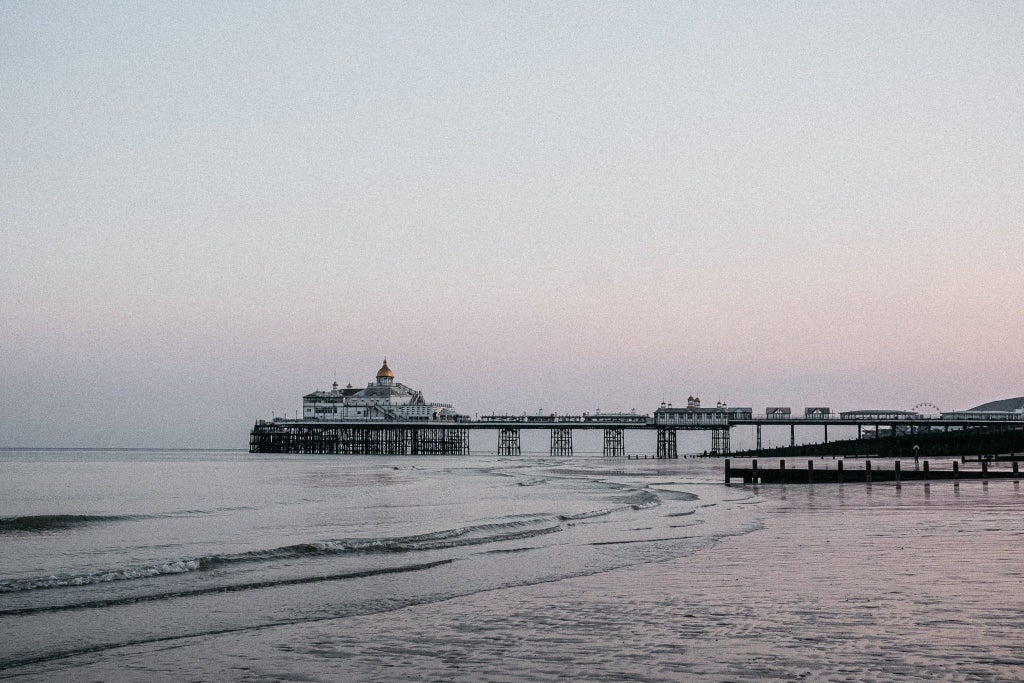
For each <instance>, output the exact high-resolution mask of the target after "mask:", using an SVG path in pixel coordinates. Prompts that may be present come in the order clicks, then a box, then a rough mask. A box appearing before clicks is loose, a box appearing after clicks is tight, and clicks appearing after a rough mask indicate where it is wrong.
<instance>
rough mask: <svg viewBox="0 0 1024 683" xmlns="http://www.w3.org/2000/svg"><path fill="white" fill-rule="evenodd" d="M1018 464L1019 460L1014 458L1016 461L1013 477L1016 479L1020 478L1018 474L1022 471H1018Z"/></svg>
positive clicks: (1014, 462)
mask: <svg viewBox="0 0 1024 683" xmlns="http://www.w3.org/2000/svg"><path fill="white" fill-rule="evenodd" d="M1018 464H1019V463H1018V462H1017V461H1016V460H1014V461H1013V478H1014V479H1017V478H1018V475H1019V474H1020V473H1019V472H1018V471H1017V469H1018V468H1017V465H1018Z"/></svg>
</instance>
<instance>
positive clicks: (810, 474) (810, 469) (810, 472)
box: [807, 460, 814, 484]
mask: <svg viewBox="0 0 1024 683" xmlns="http://www.w3.org/2000/svg"><path fill="white" fill-rule="evenodd" d="M807 483H808V484H813V483H814V461H813V460H808V461H807Z"/></svg>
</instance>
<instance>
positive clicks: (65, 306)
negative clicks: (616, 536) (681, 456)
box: [0, 0, 1024, 448]
mask: <svg viewBox="0 0 1024 683" xmlns="http://www.w3.org/2000/svg"><path fill="white" fill-rule="evenodd" d="M1021 36H1024V3H1019V2H937V1H928V2H912V1H909V0H908V1H906V2H830V3H821V2H779V3H774V2H766V3H748V2H714V3H710V2H693V3H688V2H666V3H657V2H565V3H547V2H536V3H530V2H526V3H522V2H506V3H479V2H457V3H442V2H436V3H434V2H430V3H426V2H424V3H420V2H406V3H394V4H389V3H365V2H352V3H345V2H336V3H304V2H288V3H277V2H266V3H261V2H219V3H206V2H197V3H187V2H156V1H154V2H146V3H128V2H125V3H105V2H81V3H75V2H52V3H51V2H43V1H39V2H6V3H0V447H19V446H47V447H97V448H107V447H181V448H189V447H224V448H232V447H237V448H245V447H246V446H247V443H248V431H249V429H250V428H251V426H252V424H253V422H254V421H255V420H256V419H260V418H269V417H271V415H277V416H280V415H283V414H293V413H294V412H295V411H296V410H300V409H301V396H302V395H303V394H305V393H308V392H310V391H313V390H316V389H326V388H328V386H329V385H330V383H331V381H332V380H333V379H334V378H337V379H338V381H339V382H341V383H342V384H345V383H348V382H351V383H352V384H353V385H356V386H360V385H365V383H367V382H369V381H371V380H372V379H373V375H374V374H375V373H376V370H377V368H378V367H379V366H380V362H381V360H382V359H383V357H384V356H387V358H388V363H389V365H390V367H391V368H392V369H393V370H394V372H395V375H396V381H399V382H402V383H405V384H407V385H409V386H412V387H413V388H416V389H419V390H422V391H423V392H424V393H425V395H426V397H427V399H428V400H435V401H442V402H448V403H452V404H454V405H455V407H456V408H457V409H459V410H460V411H462V412H464V413H467V414H471V415H472V414H486V413H491V412H513V413H522V412H524V411H525V412H535V411H536V410H543V411H545V412H560V413H573V412H582V411H593V410H596V409H600V410H603V411H615V410H629V409H634V408H635V409H636V410H637V411H638V412H641V413H643V412H650V411H653V410H654V409H655V408H656V407H657V406H658V405H659V404H660V403H661V402H662V401H670V402H675V403H683V402H685V400H686V398H687V396H689V395H691V394H696V395H698V396H699V397H700V398H701V399H702V400H703V401H704V403H705V404H707V403H714V402H716V401H719V400H720V401H724V402H726V403H728V404H729V405H735V406H749V407H753V408H754V409H755V412H761V411H763V409H764V407H765V406H769V405H771V406H792V407H793V408H794V411H795V412H797V411H801V409H802V407H803V406H829V407H831V408H833V409H834V410H846V409H862V408H896V409H911V408H913V407H914V406H915V405H917V404H919V403H921V402H930V403H933V404H935V405H937V406H938V407H939V408H941V409H942V410H952V409H966V408H970V407H972V406H974V405H977V404H980V403H983V402H986V401H989V400H994V399H999V398H1007V397H1012V396H1020V395H1024V363H1022V362H1021V337H1022V335H1021V333H1022V331H1024V306H1022V295H1024V266H1022V263H1024V259H1022V255H1024V124H1022V122H1024V40H1022V38H1021Z"/></svg>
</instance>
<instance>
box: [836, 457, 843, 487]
mask: <svg viewBox="0 0 1024 683" xmlns="http://www.w3.org/2000/svg"><path fill="white" fill-rule="evenodd" d="M836 467H837V468H838V469H837V471H838V473H839V483H840V484H842V483H843V461H842V460H840V461H839V462H837V463H836Z"/></svg>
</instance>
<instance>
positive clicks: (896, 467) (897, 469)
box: [893, 460, 900, 484]
mask: <svg viewBox="0 0 1024 683" xmlns="http://www.w3.org/2000/svg"><path fill="white" fill-rule="evenodd" d="M893 471H894V472H895V477H896V483H897V484H899V483H900V461H899V460H897V461H896V462H895V463H893Z"/></svg>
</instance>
